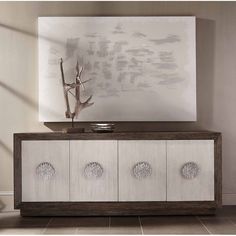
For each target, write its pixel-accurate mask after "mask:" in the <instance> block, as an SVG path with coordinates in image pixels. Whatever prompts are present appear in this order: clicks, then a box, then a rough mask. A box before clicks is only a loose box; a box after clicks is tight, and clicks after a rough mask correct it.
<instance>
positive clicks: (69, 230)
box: [43, 225, 76, 234]
mask: <svg viewBox="0 0 236 236" xmlns="http://www.w3.org/2000/svg"><path fill="white" fill-rule="evenodd" d="M43 234H76V227H69V226H68V227H67V226H66V227H65V226H59V225H58V226H51V227H48V228H46V229H45V230H44V231H43Z"/></svg>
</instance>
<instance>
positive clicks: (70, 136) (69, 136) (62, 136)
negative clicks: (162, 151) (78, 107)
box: [15, 131, 220, 140]
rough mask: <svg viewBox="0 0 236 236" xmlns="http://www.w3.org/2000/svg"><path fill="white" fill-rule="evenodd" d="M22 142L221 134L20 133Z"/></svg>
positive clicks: (162, 138) (161, 138) (216, 136)
mask: <svg viewBox="0 0 236 236" xmlns="http://www.w3.org/2000/svg"><path fill="white" fill-rule="evenodd" d="M15 135H16V136H17V137H18V138H19V139H21V140H173V139H174V140H176V139H177V140H188V139H201V140H202V139H214V140H216V139H217V138H218V136H219V135H220V133H217V132H211V131H199V132H198V131H186V132H113V133H92V132H88V133H77V134H74V133H63V132H50V133H18V134H15Z"/></svg>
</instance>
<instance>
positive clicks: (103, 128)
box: [90, 123, 115, 133]
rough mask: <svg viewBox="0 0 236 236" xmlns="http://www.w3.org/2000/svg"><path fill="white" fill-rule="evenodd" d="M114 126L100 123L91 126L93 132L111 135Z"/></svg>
mask: <svg viewBox="0 0 236 236" xmlns="http://www.w3.org/2000/svg"><path fill="white" fill-rule="evenodd" d="M114 126H115V125H114V124H109V123H103V124H102V123H98V124H91V126H90V127H91V130H92V131H93V132H96V133H109V132H113V131H114Z"/></svg>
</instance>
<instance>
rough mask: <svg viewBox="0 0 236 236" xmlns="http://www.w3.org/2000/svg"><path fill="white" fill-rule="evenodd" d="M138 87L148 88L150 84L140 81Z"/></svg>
mask: <svg viewBox="0 0 236 236" xmlns="http://www.w3.org/2000/svg"><path fill="white" fill-rule="evenodd" d="M137 87H138V88H150V87H151V85H149V84H148V83H144V82H140V83H138V85H137Z"/></svg>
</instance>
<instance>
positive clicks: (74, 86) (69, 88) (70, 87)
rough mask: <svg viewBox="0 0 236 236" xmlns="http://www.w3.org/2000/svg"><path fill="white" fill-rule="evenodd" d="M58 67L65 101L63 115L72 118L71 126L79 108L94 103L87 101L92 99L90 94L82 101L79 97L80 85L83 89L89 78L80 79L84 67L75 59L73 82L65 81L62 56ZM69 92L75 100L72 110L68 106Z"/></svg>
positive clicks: (79, 110)
mask: <svg viewBox="0 0 236 236" xmlns="http://www.w3.org/2000/svg"><path fill="white" fill-rule="evenodd" d="M60 69H61V78H62V85H63V91H64V98H65V102H66V112H65V116H66V118H71V119H72V126H73V122H74V118H78V115H79V113H80V112H81V110H82V109H84V108H86V107H89V106H91V105H93V104H94V103H89V101H90V100H91V99H92V96H90V97H89V98H88V99H87V100H86V101H84V102H81V97H80V96H81V94H80V87H82V89H85V88H84V84H85V83H87V82H88V81H90V80H91V79H88V80H85V81H82V80H81V77H82V73H83V70H84V68H83V67H80V66H79V63H78V61H77V64H76V68H75V69H76V77H75V82H74V83H66V81H65V76H64V69H63V59H62V58H61V61H60ZM73 91H74V93H73ZM69 93H70V94H71V95H72V96H73V97H74V98H75V101H76V102H75V107H74V110H73V112H72V111H71V107H70V101H69Z"/></svg>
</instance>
